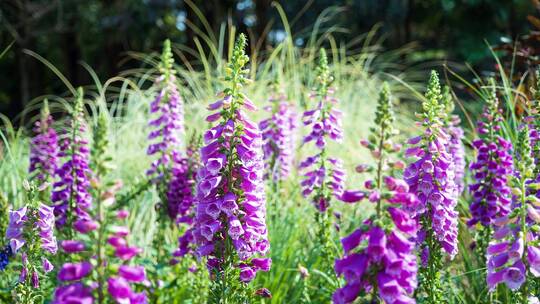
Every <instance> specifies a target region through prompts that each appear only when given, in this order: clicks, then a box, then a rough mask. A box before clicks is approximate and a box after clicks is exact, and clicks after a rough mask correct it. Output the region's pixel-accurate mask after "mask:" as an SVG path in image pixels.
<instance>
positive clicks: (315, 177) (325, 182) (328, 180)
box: [300, 49, 345, 212]
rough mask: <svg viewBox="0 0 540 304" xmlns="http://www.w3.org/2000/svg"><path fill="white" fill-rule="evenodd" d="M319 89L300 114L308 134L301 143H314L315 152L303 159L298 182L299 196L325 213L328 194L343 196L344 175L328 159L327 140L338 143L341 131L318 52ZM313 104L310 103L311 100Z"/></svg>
mask: <svg viewBox="0 0 540 304" xmlns="http://www.w3.org/2000/svg"><path fill="white" fill-rule="evenodd" d="M318 79H319V82H320V83H319V87H318V88H317V92H315V93H313V94H312V95H311V97H312V99H315V98H318V100H317V101H315V102H316V106H315V108H314V109H313V110H309V111H306V112H304V115H303V122H304V125H306V126H310V127H311V131H310V133H309V134H308V135H307V136H305V137H304V141H303V144H307V143H310V142H314V144H315V147H316V148H317V149H318V150H319V152H318V153H317V154H315V155H313V156H311V157H308V158H306V159H305V160H304V161H303V162H302V163H301V164H300V169H302V170H304V171H306V172H305V173H304V180H303V181H302V182H301V186H302V194H303V195H304V197H310V198H311V201H312V203H313V204H314V205H315V207H316V208H317V210H319V211H320V212H325V211H326V210H327V209H328V207H329V206H330V200H331V197H332V195H333V196H335V197H338V198H339V197H340V196H341V195H342V194H343V185H344V183H345V172H344V170H343V168H342V162H341V160H339V159H336V158H331V157H329V156H328V147H327V141H328V140H332V141H336V142H341V141H342V139H343V129H342V126H341V118H342V112H341V111H339V110H338V109H337V108H335V104H336V103H337V99H336V98H335V97H333V96H332V94H333V93H334V89H333V88H331V87H330V85H331V82H332V76H331V75H330V71H329V68H328V60H327V57H326V53H325V52H324V50H323V49H321V56H320V62H319V67H318ZM313 101H314V100H313Z"/></svg>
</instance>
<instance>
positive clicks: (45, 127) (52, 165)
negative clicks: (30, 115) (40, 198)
mask: <svg viewBox="0 0 540 304" xmlns="http://www.w3.org/2000/svg"><path fill="white" fill-rule="evenodd" d="M52 125H53V118H52V116H51V114H50V113H49V107H48V105H47V101H45V105H44V107H43V109H42V110H41V119H40V120H38V121H36V123H35V124H34V129H33V131H34V133H35V136H34V138H32V141H31V143H30V167H29V169H28V171H29V172H30V174H31V176H32V177H33V179H35V180H36V181H37V182H38V183H40V184H44V183H47V182H51V179H52V178H54V176H55V172H56V170H57V168H58V136H57V134H56V131H55V130H54V128H53V126H52Z"/></svg>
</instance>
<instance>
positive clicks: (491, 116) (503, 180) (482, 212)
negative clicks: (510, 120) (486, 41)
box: [467, 83, 514, 259]
mask: <svg viewBox="0 0 540 304" xmlns="http://www.w3.org/2000/svg"><path fill="white" fill-rule="evenodd" d="M492 84H493V86H494V83H492ZM487 103H488V104H487V106H486V108H485V109H484V111H483V113H482V120H480V121H478V123H477V128H476V131H477V133H478V138H477V139H475V140H474V141H473V143H472V144H473V148H474V150H475V151H476V160H475V161H474V162H472V163H471V164H470V166H469V168H470V171H471V173H472V176H473V178H474V183H472V184H471V185H469V192H470V194H471V197H472V203H471V205H470V206H469V209H470V211H471V219H470V220H469V221H468V222H467V224H468V225H469V226H470V227H476V228H477V242H476V243H477V244H476V246H477V251H478V253H479V254H480V255H481V256H482V257H483V259H485V256H486V248H487V246H488V243H489V241H490V239H491V237H492V234H493V231H494V230H495V228H497V226H496V224H497V222H499V221H500V219H502V218H505V217H506V216H508V214H509V213H510V212H511V211H512V191H511V188H510V185H509V183H508V182H509V178H510V177H511V175H512V174H513V173H514V160H513V156H512V151H513V147H512V143H511V142H510V141H508V140H506V139H504V138H502V137H501V136H499V135H497V134H498V132H499V130H500V128H501V126H500V122H501V121H502V115H501V111H500V110H499V108H498V101H497V96H496V92H495V89H493V92H492V96H490V99H489V100H488V101H487Z"/></svg>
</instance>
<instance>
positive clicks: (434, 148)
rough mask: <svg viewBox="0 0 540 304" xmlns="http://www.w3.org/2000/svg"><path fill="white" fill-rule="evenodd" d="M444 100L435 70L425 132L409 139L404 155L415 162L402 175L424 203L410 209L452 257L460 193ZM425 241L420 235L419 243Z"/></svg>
mask: <svg viewBox="0 0 540 304" xmlns="http://www.w3.org/2000/svg"><path fill="white" fill-rule="evenodd" d="M441 99H442V96H441V89H440V85H439V78H438V76H437V73H436V72H434V71H433V72H432V73H431V77H430V80H429V84H428V89H427V92H426V100H425V101H424V102H423V103H422V107H423V113H422V115H421V117H422V121H421V122H420V125H421V126H422V127H423V129H424V133H423V134H422V135H420V136H417V137H414V138H411V139H410V140H409V142H408V143H409V144H410V147H409V148H408V149H407V150H406V151H405V154H406V156H408V157H411V158H413V159H414V161H413V162H411V163H410V164H409V165H408V166H407V168H406V169H405V172H404V174H403V176H404V178H405V180H406V181H407V183H408V184H409V187H410V192H411V193H414V194H416V195H417V197H418V199H419V200H420V202H421V204H419V206H418V208H417V209H416V210H409V211H410V212H413V213H415V214H416V217H417V218H418V219H419V220H420V219H422V222H423V225H428V226H431V227H423V228H422V230H423V231H424V232H428V233H432V234H433V237H434V238H435V239H436V240H437V241H438V243H439V245H440V247H442V249H443V250H444V251H445V252H446V253H448V255H449V256H450V257H451V258H453V257H454V256H455V255H456V254H457V251H458V247H457V245H458V244H457V234H458V212H457V211H456V205H457V196H458V194H457V186H456V184H455V176H454V162H453V156H452V154H451V153H450V151H449V148H448V147H449V141H450V136H449V135H448V134H447V133H446V130H445V129H444V120H445V119H446V111H445V109H444V105H443V103H442V102H441ZM421 235H422V234H421ZM422 241H423V240H422V239H421V238H420V239H419V242H422ZM422 246H423V247H424V246H426V244H424V245H422ZM430 249H431V250H433V248H430Z"/></svg>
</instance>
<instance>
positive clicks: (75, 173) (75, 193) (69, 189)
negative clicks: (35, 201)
mask: <svg viewBox="0 0 540 304" xmlns="http://www.w3.org/2000/svg"><path fill="white" fill-rule="evenodd" d="M83 111H84V109H83V92H82V89H79V91H78V96H77V101H76V104H75V109H74V110H73V114H72V117H71V122H70V123H71V124H70V128H69V129H68V131H67V132H66V134H64V138H63V139H62V141H61V143H60V153H59V154H58V155H59V156H60V157H62V158H63V159H64V164H63V165H62V166H60V167H59V168H58V170H56V175H57V178H58V179H59V180H58V181H57V182H55V183H54V184H53V192H52V197H51V200H52V201H53V203H54V214H55V216H56V226H57V227H58V228H61V227H64V226H66V224H67V225H69V226H72V225H73V227H68V228H67V229H72V228H74V227H75V225H76V223H78V225H80V224H84V223H86V221H88V220H89V218H90V216H89V215H88V210H89V209H90V208H91V206H92V197H91V195H90V193H89V188H90V180H89V178H90V176H91V175H92V172H91V170H90V167H89V158H90V149H89V148H88V141H87V140H86V139H85V138H84V137H85V135H86V122H85V120H84V112H83Z"/></svg>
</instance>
